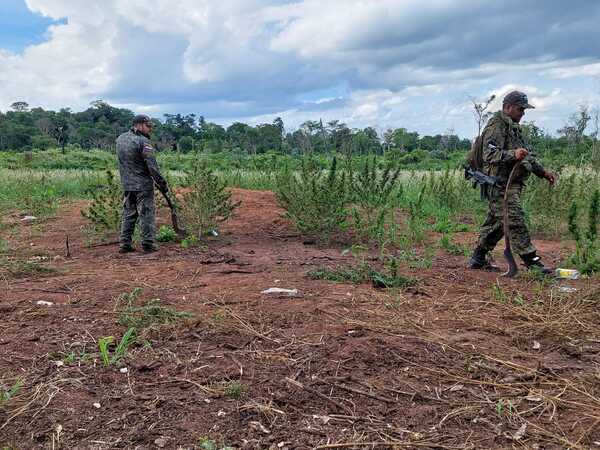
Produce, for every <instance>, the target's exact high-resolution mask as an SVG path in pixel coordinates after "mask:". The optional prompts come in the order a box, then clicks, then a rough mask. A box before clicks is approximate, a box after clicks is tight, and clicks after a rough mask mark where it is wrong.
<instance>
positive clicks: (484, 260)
mask: <svg viewBox="0 0 600 450" xmlns="http://www.w3.org/2000/svg"><path fill="white" fill-rule="evenodd" d="M469 269H476V270H485V271H487V272H500V269H499V268H498V267H497V266H494V265H493V264H492V263H491V262H490V260H489V259H488V256H487V252H486V251H485V250H484V249H482V248H480V247H477V248H476V249H475V251H474V252H473V255H472V256H471V259H470V260H469Z"/></svg>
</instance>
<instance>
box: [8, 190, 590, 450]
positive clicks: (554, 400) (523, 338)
mask: <svg viewBox="0 0 600 450" xmlns="http://www.w3.org/2000/svg"><path fill="white" fill-rule="evenodd" d="M234 194H235V198H236V199H238V200H241V201H242V204H241V207H240V208H239V210H238V211H237V212H236V215H235V217H234V218H233V219H231V220H230V221H229V222H228V223H227V224H226V225H224V226H223V228H222V230H221V232H222V234H221V235H220V236H219V237H217V238H212V239H211V241H210V242H209V243H208V248H187V249H184V248H182V247H181V246H180V245H179V244H177V243H168V244H163V245H162V246H161V249H160V250H159V251H158V252H157V253H154V254H150V255H145V254H143V253H141V252H139V251H138V252H136V253H132V254H126V255H122V254H119V253H117V250H118V246H117V244H112V245H101V246H89V245H87V244H86V241H85V236H84V233H82V231H81V227H82V226H83V225H84V224H85V220H84V219H83V218H82V217H81V215H80V213H79V210H80V208H81V207H82V206H83V204H81V203H80V204H72V205H69V206H67V207H65V208H63V210H62V211H61V212H60V214H59V215H58V217H57V218H56V219H51V220H48V221H46V222H45V223H43V224H41V225H27V224H23V223H22V221H20V220H19V219H18V218H15V221H14V222H15V223H14V226H13V227H12V229H11V230H9V231H8V232H7V233H6V234H7V236H5V237H6V238H7V239H9V241H10V243H11V246H13V247H16V248H17V249H16V254H17V255H19V257H21V258H22V259H23V260H29V261H39V260H40V259H41V260H42V261H43V262H44V264H45V265H46V266H48V267H51V268H52V269H53V270H52V271H51V272H48V273H34V274H29V275H28V274H27V273H26V272H25V273H24V274H22V275H21V277H19V278H17V277H15V276H14V274H13V275H11V274H9V273H5V274H4V279H3V280H2V281H1V282H2V285H3V289H2V290H1V292H0V313H1V318H2V319H1V320H0V383H1V385H2V388H3V390H2V391H0V395H2V394H1V392H5V391H6V390H7V389H9V388H10V387H11V386H14V384H15V383H16V382H17V381H19V380H20V382H21V383H22V385H21V387H20V389H19V390H17V392H15V393H14V395H13V396H9V395H6V394H5V395H4V396H3V397H0V447H2V448H5V447H6V448H14V449H22V448H53V449H58V448H64V449H74V448H79V449H84V448H86V449H87V448H96V449H109V448H131V449H133V448H139V449H146V448H167V449H171V448H172V449H176V448H186V449H192V448H198V449H211V448H222V447H225V446H229V447H233V448H247V449H285V448H287V449H308V448H322V449H325V448H436V449H439V448H441V449H466V448H472V449H487V448H539V449H554V448H573V449H575V448H579V449H589V448H600V365H599V364H600V328H599V325H600V307H599V303H600V288H599V283H598V278H588V279H581V280H577V281H571V282H561V283H556V282H554V281H552V280H546V281H544V280H541V281H540V280H537V279H536V278H535V277H531V276H527V275H521V276H519V277H518V278H515V279H512V280H509V279H505V278H502V277H499V276H498V275H497V274H493V273H482V272H478V271H470V270H467V269H465V266H466V258H465V257H464V256H453V255H450V254H448V253H446V252H445V251H443V250H441V249H438V250H436V253H435V255H434V256H433V259H432V263H431V267H430V268H426V269H423V268H410V267H409V264H403V265H402V266H401V268H400V272H401V273H402V275H405V276H410V277H414V278H416V279H417V280H418V282H417V284H416V285H415V286H412V287H409V288H405V289H387V290H382V289H376V288H375V287H373V286H371V285H368V284H361V285H353V284H345V283H333V282H328V281H322V280H311V279H310V278H308V277H307V276H306V272H307V271H309V270H310V269H314V268H317V267H321V266H327V267H335V266H339V265H353V264H356V261H355V260H354V258H353V257H352V256H351V255H350V254H348V253H345V254H342V250H343V248H344V247H343V246H342V245H338V244H330V245H328V246H323V245H314V244H312V243H309V242H306V241H304V240H303V238H302V237H301V236H300V235H298V233H297V232H296V231H295V230H294V228H293V226H292V225H291V223H289V221H287V220H286V219H284V218H283V216H282V211H281V210H280V209H279V208H278V207H277V205H276V202H275V199H274V196H273V194H272V193H270V192H257V191H248V190H239V189H238V190H234ZM161 214H162V215H161V218H160V220H159V223H167V218H168V215H167V213H166V211H163V212H162V213H161ZM8 235H10V236H8ZM67 235H68V237H69V249H70V257H65V252H66V246H65V241H66V236H67ZM438 238H439V237H436V236H430V242H431V245H437V240H438ZM112 239H114V237H113V238H112ZM459 240H460V241H461V242H464V243H473V242H474V240H475V235H474V234H473V233H464V234H462V235H460V236H459ZM536 243H537V244H538V247H539V249H540V252H541V254H542V255H543V257H544V260H545V261H547V262H548V263H550V264H555V263H557V262H558V261H560V259H561V258H562V257H564V256H565V255H566V252H568V250H566V249H564V248H563V246H562V244H561V243H559V242H552V241H537V242H536ZM425 253H426V252H425V250H424V249H422V248H421V249H419V250H418V252H417V254H425ZM36 258H37V259H36ZM497 259H498V261H499V262H500V263H502V264H503V261H502V260H501V258H497ZM367 260H368V261H369V262H370V263H372V264H375V265H376V264H377V263H376V261H372V260H371V259H370V258H367ZM413 263H414V261H413ZM413 266H414V264H413ZM22 276H26V277H25V278H23V277H22ZM270 287H280V288H289V289H297V290H298V294H297V295H295V296H287V295H285V294H284V295H279V294H275V295H273V294H263V293H261V291H263V290H265V289H268V288H270ZM564 287H575V288H576V289H577V291H576V292H574V293H565V292H561V288H564ZM136 288H141V289H142V291H141V294H140V295H139V298H137V299H136V300H134V302H133V304H134V305H136V306H141V305H143V304H145V303H146V302H147V301H149V300H152V299H160V301H161V305H163V306H168V307H171V308H174V309H176V310H178V311H186V312H189V313H191V315H192V316H191V317H185V318H182V319H181V320H178V321H177V322H174V323H171V324H166V325H163V326H160V327H159V326H153V327H141V328H140V327H138V330H137V337H138V338H137V341H136V342H135V343H134V344H133V345H132V346H130V347H129V349H128V350H127V351H126V353H125V355H124V357H123V358H122V359H120V360H118V361H115V363H114V364H110V365H108V366H106V365H105V364H104V363H103V361H102V359H101V356H100V353H99V350H98V341H99V340H100V338H102V337H106V336H115V338H116V341H117V343H118V341H119V340H120V339H121V337H122V336H123V335H124V333H125V332H126V331H127V326H126V325H124V324H123V322H122V319H123V315H122V312H123V310H124V308H125V306H126V299H124V298H122V297H121V299H119V297H120V296H121V294H124V293H130V292H132V291H133V290H134V289H136ZM40 301H41V302H47V303H49V304H44V303H42V304H38V302H40ZM138 314H141V313H139V312H138ZM120 322H121V324H120ZM111 351H112V352H113V354H114V352H115V348H114V346H113V347H112V348H111ZM213 443H214V444H215V445H216V447H211V445H212V444H213Z"/></svg>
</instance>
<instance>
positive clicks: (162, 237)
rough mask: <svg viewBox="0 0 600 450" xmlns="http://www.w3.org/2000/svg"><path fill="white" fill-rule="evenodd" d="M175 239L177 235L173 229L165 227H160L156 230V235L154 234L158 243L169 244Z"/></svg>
mask: <svg viewBox="0 0 600 450" xmlns="http://www.w3.org/2000/svg"><path fill="white" fill-rule="evenodd" d="M176 237H177V233H175V230H174V229H173V227H169V226H167V225H161V227H160V228H159V229H158V233H156V240H157V241H158V242H171V241H174V240H175V238H176Z"/></svg>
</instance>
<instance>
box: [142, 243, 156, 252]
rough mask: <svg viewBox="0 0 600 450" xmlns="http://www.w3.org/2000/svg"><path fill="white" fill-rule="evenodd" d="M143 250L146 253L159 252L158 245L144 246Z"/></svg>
mask: <svg viewBox="0 0 600 450" xmlns="http://www.w3.org/2000/svg"><path fill="white" fill-rule="evenodd" d="M142 249H143V250H144V253H154V252H157V251H158V245H156V244H143V245H142Z"/></svg>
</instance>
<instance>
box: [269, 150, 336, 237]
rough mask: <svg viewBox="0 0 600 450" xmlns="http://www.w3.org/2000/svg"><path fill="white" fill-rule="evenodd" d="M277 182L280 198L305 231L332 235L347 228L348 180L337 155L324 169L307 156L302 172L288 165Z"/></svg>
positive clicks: (280, 201) (302, 230) (292, 218)
mask: <svg viewBox="0 0 600 450" xmlns="http://www.w3.org/2000/svg"><path fill="white" fill-rule="evenodd" d="M276 184H277V187H276V195H277V201H278V202H279V204H280V205H281V206H282V207H283V208H284V209H285V210H286V215H287V216H288V217H289V218H290V219H291V220H292V221H293V222H294V224H295V226H296V228H297V229H298V231H300V232H301V233H303V234H306V235H309V236H314V237H316V238H319V239H331V237H332V235H333V234H334V233H337V232H340V231H342V230H344V229H346V227H347V222H346V219H347V216H348V211H347V208H346V205H347V201H348V200H347V180H346V175H345V172H343V171H339V170H338V166H337V159H336V158H333V160H332V161H331V165H330V167H329V170H328V171H323V170H321V169H320V167H319V166H318V165H317V164H316V161H315V160H314V159H313V158H311V157H306V158H304V159H303V160H302V165H301V168H300V171H299V172H298V173H296V172H294V171H293V170H291V169H290V168H289V167H287V166H286V168H285V169H284V170H283V171H282V172H280V173H279V174H278V176H277V181H276Z"/></svg>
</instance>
